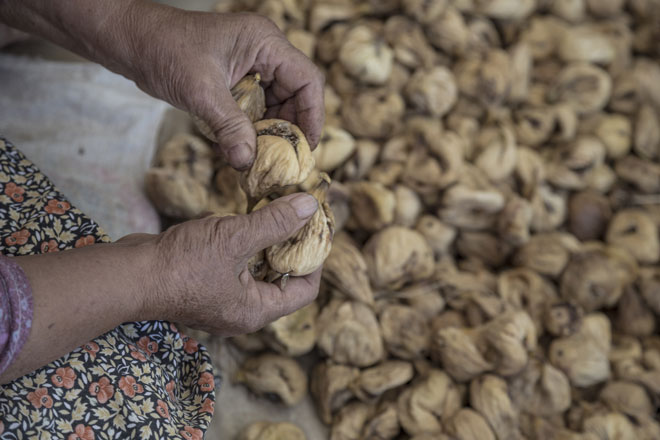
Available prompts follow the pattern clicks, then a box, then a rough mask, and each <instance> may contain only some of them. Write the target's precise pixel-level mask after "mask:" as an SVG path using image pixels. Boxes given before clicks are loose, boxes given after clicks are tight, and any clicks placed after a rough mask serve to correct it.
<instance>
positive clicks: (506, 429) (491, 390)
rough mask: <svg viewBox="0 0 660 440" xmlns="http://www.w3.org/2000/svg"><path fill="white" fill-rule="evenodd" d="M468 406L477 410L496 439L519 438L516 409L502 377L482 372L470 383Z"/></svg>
mask: <svg viewBox="0 0 660 440" xmlns="http://www.w3.org/2000/svg"><path fill="white" fill-rule="evenodd" d="M470 406H472V408H474V409H475V410H477V411H478V412H479V413H480V414H481V415H482V416H483V417H484V418H485V419H486V420H487V421H488V424H489V425H490V427H491V428H492V429H493V431H494V432H495V435H496V436H497V438H498V439H520V438H521V434H520V431H519V429H518V411H517V409H516V408H515V407H514V405H513V403H512V402H511V399H510V398H509V389H508V386H507V383H506V382H505V381H504V379H501V378H500V377H497V376H494V375H492V374H484V375H483V376H481V377H478V378H476V379H474V380H473V381H472V383H470Z"/></svg>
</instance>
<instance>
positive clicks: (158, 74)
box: [122, 2, 324, 169]
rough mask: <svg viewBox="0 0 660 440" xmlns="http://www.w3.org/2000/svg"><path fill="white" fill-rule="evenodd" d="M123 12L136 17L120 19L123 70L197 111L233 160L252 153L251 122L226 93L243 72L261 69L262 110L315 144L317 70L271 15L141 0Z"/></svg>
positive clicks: (319, 104) (240, 163)
mask: <svg viewBox="0 0 660 440" xmlns="http://www.w3.org/2000/svg"><path fill="white" fill-rule="evenodd" d="M145 9H146V10H145ZM153 14H157V15H156V16H154V15H153ZM127 16H133V17H137V18H134V19H136V20H139V21H138V22H137V23H135V22H134V21H133V20H128V19H126V20H125V22H124V32H125V34H126V35H128V36H130V38H131V41H130V42H129V43H130V45H131V52H132V53H134V55H133V56H132V57H131V59H130V60H129V61H130V65H129V68H128V69H127V70H125V71H124V72H122V73H124V75H126V76H127V77H129V78H131V79H133V80H135V81H136V83H137V84H138V86H139V87H140V88H142V90H144V91H146V92H147V93H149V94H151V95H153V96H155V97H158V98H161V99H164V100H165V101H168V102H170V103H171V104H173V105H174V106H176V107H179V108H181V109H184V110H186V111H188V112H190V113H193V114H194V115H196V116H198V117H200V118H202V119H203V120H204V121H205V122H206V123H207V124H208V125H209V126H210V127H211V128H212V129H213V130H214V132H215V135H216V138H217V139H218V142H219V147H220V150H221V151H222V152H223V153H224V155H225V157H226V159H227V160H228V161H229V163H230V164H231V165H232V166H234V167H235V168H239V169H241V168H246V167H248V166H249V165H251V164H252V161H253V160H254V153H255V145H256V134H255V131H254V128H253V126H252V123H251V121H250V120H249V119H248V118H247V116H246V115H245V114H244V113H243V112H242V111H241V110H240V109H239V108H238V106H237V105H236V103H235V102H234V100H233V99H232V96H231V92H230V89H231V87H233V86H234V85H235V84H236V83H237V82H238V81H240V80H241V79H242V78H243V77H244V76H245V75H246V74H248V73H256V72H258V73H260V74H261V79H262V82H261V84H262V85H263V86H264V87H265V91H266V102H267V106H268V111H267V113H266V116H267V117H277V118H280V119H286V120H288V121H291V122H293V123H295V124H297V125H299V126H300V127H301V129H302V130H303V132H304V133H305V134H306V136H307V138H308V141H309V142H310V144H311V145H312V146H313V147H315V146H316V144H317V143H318V141H319V137H320V134H321V127H322V125H323V116H324V115H323V113H324V107H323V81H324V80H323V75H322V74H321V72H320V70H319V69H318V68H317V67H316V66H315V65H314V63H312V61H310V60H309V59H308V58H307V57H306V56H305V55H303V53H302V52H300V51H299V50H298V49H296V48H294V47H293V46H292V45H291V44H290V43H289V42H288V41H287V40H286V37H285V36H284V34H283V33H282V32H281V31H280V30H279V29H278V28H277V27H276V26H275V24H273V22H272V21H270V20H269V19H267V18H265V17H262V16H259V15H255V14H211V13H199V12H185V11H181V10H178V9H173V8H162V9H161V8H158V9H156V10H155V11H154V10H152V6H151V5H148V4H145V3H143V2H135V3H134V5H133V12H129V13H128V14H127Z"/></svg>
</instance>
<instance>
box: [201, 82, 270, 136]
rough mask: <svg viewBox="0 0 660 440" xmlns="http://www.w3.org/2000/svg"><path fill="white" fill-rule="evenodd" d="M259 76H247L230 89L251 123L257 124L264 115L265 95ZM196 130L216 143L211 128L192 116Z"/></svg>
mask: <svg viewBox="0 0 660 440" xmlns="http://www.w3.org/2000/svg"><path fill="white" fill-rule="evenodd" d="M260 82H261V75H260V74H259V73H255V74H254V75H247V76H246V77H244V78H243V79H242V80H240V81H239V82H238V83H237V84H236V85H235V86H234V87H232V89H231V96H232V98H234V101H236V103H237V104H238V107H239V108H240V109H241V110H243V112H244V113H245V114H246V115H247V117H248V118H249V119H250V121H252V122H257V121H258V120H260V119H261V118H263V116H264V114H265V113H266V95H265V93H264V89H263V88H262V87H261V84H260ZM193 120H194V121H195V124H196V125H197V128H198V129H199V131H200V132H202V134H203V135H204V136H206V137H207V138H208V139H209V140H211V141H212V142H218V139H217V138H216V136H215V133H214V131H213V128H212V127H209V126H208V124H207V123H206V122H204V121H203V120H202V119H200V118H198V117H197V116H193Z"/></svg>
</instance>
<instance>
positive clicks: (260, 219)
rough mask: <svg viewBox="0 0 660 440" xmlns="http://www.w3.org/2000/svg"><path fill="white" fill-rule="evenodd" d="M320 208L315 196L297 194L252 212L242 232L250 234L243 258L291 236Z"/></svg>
mask: <svg viewBox="0 0 660 440" xmlns="http://www.w3.org/2000/svg"><path fill="white" fill-rule="evenodd" d="M317 209H318V202H317V201H316V199H315V198H314V197H313V196H311V195H309V194H305V193H297V194H291V195H288V196H285V197H281V198H279V199H277V200H275V201H273V202H272V203H269V204H268V205H266V206H264V207H263V208H261V209H258V210H256V211H254V212H252V213H250V214H249V215H248V216H247V217H248V227H247V228H244V229H243V232H244V233H245V234H248V235H247V237H246V240H245V241H244V243H248V245H247V246H246V249H245V254H244V256H245V257H248V258H249V257H251V256H252V255H255V254H256V253H257V252H259V251H261V250H262V249H266V248H267V247H269V246H272V245H274V244H277V243H281V242H283V241H284V240H286V239H287V238H289V237H291V236H292V235H293V234H294V233H295V232H296V231H298V229H300V228H302V227H303V226H304V225H305V223H307V222H308V221H309V219H310V218H311V217H312V215H313V214H314V213H315V212H316V210H317Z"/></svg>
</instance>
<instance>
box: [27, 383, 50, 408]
mask: <svg viewBox="0 0 660 440" xmlns="http://www.w3.org/2000/svg"><path fill="white" fill-rule="evenodd" d="M27 399H28V400H29V401H30V403H31V404H32V406H34V407H35V408H37V409H39V408H41V407H42V406H43V407H44V408H49V409H50V408H52V407H53V398H52V397H50V396H49V395H48V390H47V389H46V388H37V389H36V390H34V391H31V392H29V393H28V395H27Z"/></svg>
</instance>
